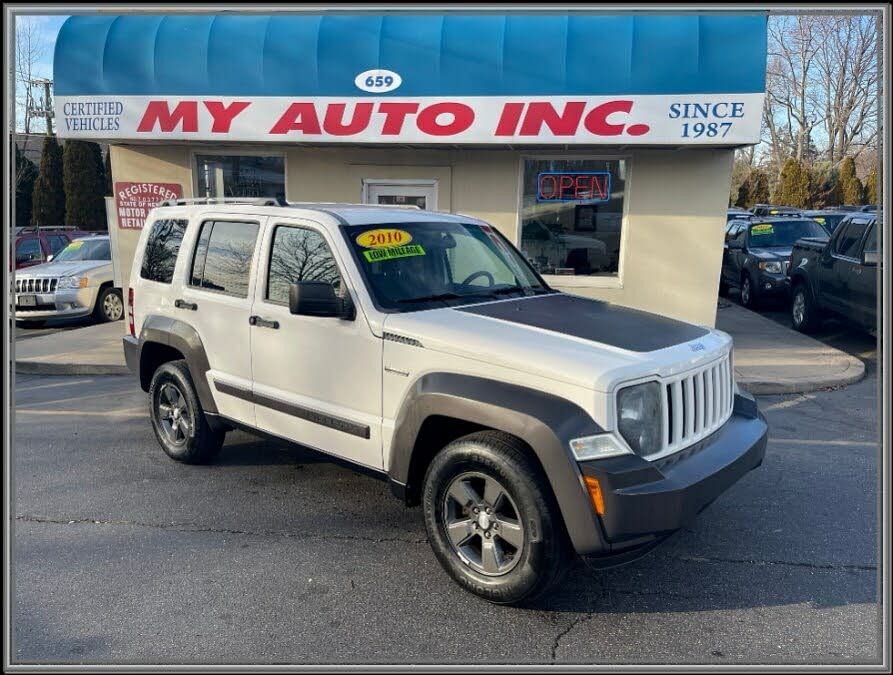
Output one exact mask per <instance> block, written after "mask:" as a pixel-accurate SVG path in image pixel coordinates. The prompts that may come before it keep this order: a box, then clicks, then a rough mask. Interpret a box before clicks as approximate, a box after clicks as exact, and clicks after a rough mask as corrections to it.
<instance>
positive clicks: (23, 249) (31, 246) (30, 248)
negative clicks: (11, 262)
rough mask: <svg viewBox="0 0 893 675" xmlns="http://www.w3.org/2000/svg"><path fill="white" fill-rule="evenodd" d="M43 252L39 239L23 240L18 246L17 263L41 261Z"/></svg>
mask: <svg viewBox="0 0 893 675" xmlns="http://www.w3.org/2000/svg"><path fill="white" fill-rule="evenodd" d="M42 258H43V252H42V251H41V250H40V240H39V239H38V238H37V237H29V238H28V239H22V240H21V241H20V242H19V243H18V245H16V262H26V261H30V260H41V259H42Z"/></svg>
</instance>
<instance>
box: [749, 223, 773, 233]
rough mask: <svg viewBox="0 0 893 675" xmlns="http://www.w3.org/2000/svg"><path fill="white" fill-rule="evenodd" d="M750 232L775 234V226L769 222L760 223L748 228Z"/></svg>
mask: <svg viewBox="0 0 893 675" xmlns="http://www.w3.org/2000/svg"><path fill="white" fill-rule="evenodd" d="M750 233H751V234H775V228H774V227H772V224H771V223H761V224H760V225H754V226H753V227H751V228H750Z"/></svg>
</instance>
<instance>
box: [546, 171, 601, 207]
mask: <svg viewBox="0 0 893 675" xmlns="http://www.w3.org/2000/svg"><path fill="white" fill-rule="evenodd" d="M610 198H611V174H610V173H608V172H607V171H584V172H580V173H559V172H554V171H547V172H544V173H541V174H539V175H538V176H537V178H536V200H537V201H538V202H606V201H608V200H609V199H610Z"/></svg>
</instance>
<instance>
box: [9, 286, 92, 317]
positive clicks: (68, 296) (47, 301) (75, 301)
mask: <svg viewBox="0 0 893 675" xmlns="http://www.w3.org/2000/svg"><path fill="white" fill-rule="evenodd" d="M97 290H98V288H97V287H93V286H87V287H86V288H70V289H69V288H65V289H57V290H55V291H53V292H51V293H16V295H15V318H16V319H17V320H24V321H28V320H32V319H54V318H64V317H70V318H74V317H79V316H86V315H88V314H90V313H91V312H92V311H93V304H94V302H95V301H96V292H97ZM23 295H32V296H34V298H35V300H36V303H37V304H36V305H33V306H32V305H21V304H19V298H20V297H21V296H23Z"/></svg>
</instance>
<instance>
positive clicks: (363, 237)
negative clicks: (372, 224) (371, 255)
mask: <svg viewBox="0 0 893 675" xmlns="http://www.w3.org/2000/svg"><path fill="white" fill-rule="evenodd" d="M411 241H412V235H411V234H410V233H409V232H407V231H406V230H394V229H390V228H384V229H379V230H367V231H366V232H362V233H360V234H358V235H357V244H359V245H360V246H362V247H363V248H389V247H391V246H406V245H407V244H408V243H409V242H411Z"/></svg>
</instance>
